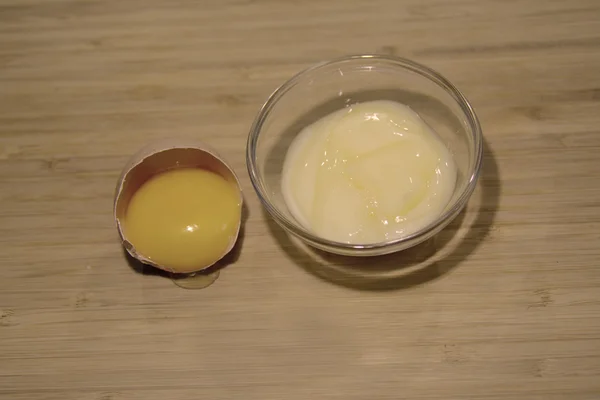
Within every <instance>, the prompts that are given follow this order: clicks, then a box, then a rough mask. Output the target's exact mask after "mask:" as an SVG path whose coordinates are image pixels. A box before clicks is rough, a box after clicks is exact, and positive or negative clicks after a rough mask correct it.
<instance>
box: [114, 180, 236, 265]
mask: <svg viewBox="0 0 600 400" xmlns="http://www.w3.org/2000/svg"><path fill="white" fill-rule="evenodd" d="M240 218H241V196H240V194H239V190H237V187H236V186H235V185H234V184H233V183H231V182H228V181H227V180H225V178H223V177H222V176H220V175H218V174H216V173H213V172H210V171H207V170H203V169H199V168H182V169H174V170H171V171H167V172H163V173H161V174H159V175H156V176H154V177H153V178H151V179H150V180H148V181H147V182H146V183H144V184H143V185H142V186H141V187H140V188H139V189H138V190H137V191H136V192H135V193H134V195H133V197H132V199H131V202H130V203H129V206H128V208H127V213H126V215H125V219H124V221H123V229H124V234H125V236H126V238H127V240H128V241H129V242H130V243H131V244H132V245H133V246H134V247H135V249H136V252H137V253H138V254H140V255H142V256H144V257H146V258H148V259H150V260H151V261H152V262H154V263H156V264H158V265H161V266H163V267H165V268H167V269H170V270H172V271H174V272H183V273H186V272H194V271H198V270H201V269H203V268H205V267H208V266H210V265H212V264H214V263H215V262H217V261H218V260H219V259H221V258H222V257H223V256H224V255H225V253H226V251H227V250H228V248H229V246H230V244H231V241H232V240H234V239H235V237H236V234H237V230H238V227H239V224H240Z"/></svg>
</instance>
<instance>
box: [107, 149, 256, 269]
mask: <svg viewBox="0 0 600 400" xmlns="http://www.w3.org/2000/svg"><path fill="white" fill-rule="evenodd" d="M175 168H201V169H205V170H208V171H212V172H215V173H217V174H219V175H220V176H222V177H223V178H225V179H226V180H227V181H229V182H231V183H232V184H233V185H234V186H235V187H236V188H237V191H238V193H239V198H240V203H239V204H240V208H242V206H243V201H244V198H243V195H242V190H241V187H240V182H239V180H238V178H237V176H236V174H235V172H234V171H233V169H232V168H231V167H230V166H229V165H228V164H227V162H226V161H225V160H224V159H223V158H221V157H220V156H219V154H218V153H217V152H216V151H215V150H214V149H213V148H211V147H210V146H208V145H206V144H204V143H201V142H196V141H181V140H163V141H159V142H156V143H153V144H150V145H148V146H146V147H144V148H142V149H141V150H140V151H139V152H137V153H136V154H134V155H133V156H132V157H131V158H130V159H129V161H128V162H127V164H126V165H125V167H124V168H123V171H122V172H121V176H120V177H119V180H118V182H117V188H116V191H115V197H114V218H115V223H116V225H117V230H118V232H119V237H120V239H121V242H122V244H123V247H124V248H125V249H126V250H127V252H128V253H129V254H130V255H131V256H132V257H133V258H135V259H136V260H138V261H140V262H142V263H144V264H148V265H151V266H153V267H155V268H158V269H161V270H163V271H167V272H171V273H182V274H186V273H193V272H198V271H202V270H205V269H206V268H209V267H211V266H213V265H214V264H216V263H217V262H218V261H219V260H221V259H222V258H223V257H225V256H226V255H227V254H228V253H229V252H230V251H231V250H232V249H233V247H234V246H235V243H236V242H237V239H238V236H239V233H240V228H241V224H242V221H241V216H240V221H239V222H238V226H237V229H236V231H235V234H234V236H233V237H232V239H231V242H230V243H229V246H227V249H226V250H225V251H224V252H223V254H222V255H221V256H220V257H219V259H218V260H216V261H215V262H214V263H212V264H210V265H202V266H199V268H198V269H197V270H194V271H180V270H174V269H172V268H169V267H168V266H166V265H159V264H157V263H155V262H153V261H152V260H150V259H148V258H147V257H145V256H144V255H143V254H140V253H138V252H137V251H136V249H135V246H134V245H133V244H132V243H131V242H130V241H129V240H127V237H126V235H125V233H124V231H123V227H122V224H121V220H122V219H123V218H124V217H125V214H126V212H127V207H128V206H129V202H130V201H131V198H132V197H133V195H134V193H135V192H136V191H137V190H138V189H139V188H140V187H141V186H142V185H143V184H144V183H146V182H147V181H148V180H149V179H150V178H152V177H153V176H156V175H157V174H160V173H162V172H165V171H169V170H172V169H175Z"/></svg>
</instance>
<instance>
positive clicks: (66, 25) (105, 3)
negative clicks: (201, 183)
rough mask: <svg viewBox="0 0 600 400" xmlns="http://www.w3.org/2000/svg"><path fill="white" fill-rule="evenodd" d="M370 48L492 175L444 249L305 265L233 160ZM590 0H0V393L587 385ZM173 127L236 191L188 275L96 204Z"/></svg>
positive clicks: (596, 71)
mask: <svg viewBox="0 0 600 400" xmlns="http://www.w3.org/2000/svg"><path fill="white" fill-rule="evenodd" d="M366 52H379V53H386V54H396V55H399V56H404V57H408V58H412V59H414V60H416V61H419V62H421V63H424V64H426V65H429V66H431V67H433V68H435V69H437V70H438V71H440V72H441V73H442V74H444V75H445V76H447V77H448V78H449V79H450V80H451V81H453V82H454V83H455V84H456V85H457V86H458V87H459V88H460V89H462V90H463V92H464V93H465V94H466V96H467V97H468V98H469V99H470V101H471V102H472V103H473V105H474V106H475V108H476V111H477V113H478V115H479V117H480V119H481V122H482V125H483V129H484V135H485V160H484V164H485V165H484V170H483V173H482V176H481V179H480V182H479V185H478V188H477V190H476V192H475V194H474V195H473V198H472V199H471V201H470V202H469V205H468V207H467V210H466V211H465V212H464V213H463V214H461V216H460V217H459V218H458V219H457V220H456V221H455V222H454V223H453V224H452V225H450V226H449V227H448V228H447V229H446V230H444V231H443V232H442V233H441V234H440V235H438V236H437V237H436V238H435V240H433V241H431V242H428V243H426V244H425V245H423V246H419V247H417V248H415V249H412V250H409V251H407V252H405V253H400V254H398V255H395V256H391V257H386V258H383V259H377V260H371V261H369V265H363V264H359V265H348V262H347V260H343V259H339V258H335V257H329V258H326V259H315V258H313V257H311V256H309V254H308V253H306V252H305V251H304V250H303V249H299V248H298V247H296V246H294V245H293V243H292V242H290V240H289V238H287V237H286V235H285V234H284V233H283V232H282V231H281V230H280V229H279V228H277V227H276V226H275V225H274V224H273V223H272V222H271V221H270V220H269V218H267V216H266V215H265V213H264V212H263V211H262V210H261V207H260V204H259V203H258V200H257V198H256V196H255V194H254V192H253V190H252V187H251V185H250V183H249V179H248V177H247V174H246V172H245V161H244V160H245V157H244V152H245V140H246V135H247V132H248V129H249V127H250V124H251V122H252V119H253V118H254V116H255V114H256V112H257V111H258V108H259V107H260V105H261V104H262V102H263V101H264V100H265V99H266V97H267V96H268V94H269V93H270V92H271V91H272V90H273V89H275V88H276V87H277V86H278V85H280V84H281V83H283V82H284V81H285V80H286V79H288V78H289V77H290V76H291V75H293V74H294V73H296V72H297V71H299V70H300V69H302V68H305V67H307V66H309V65H311V64H312V63H315V62H317V61H321V60H325V59H330V58H334V57H338V56H341V55H346V54H352V53H366ZM599 125H600V3H599V2H598V1H596V0H587V1H586V0H572V1H567V2H565V1H555V0H506V1H496V0H453V1H448V0H428V1H418V0H403V1H396V0H373V1H354V0H327V1H318V0H307V1H304V2H301V1H283V0H281V1H275V0H220V1H209V0H202V1H201V0H195V1H194V0H177V1H166V0H165V1H161V0H144V1H142V0H78V1H76V0H0V398H2V399H7V400H8V399H10V400H38V399H48V400H59V399H60V400H75V399H76V400H126V399H127V400H129V399H131V400H140V399H143V400H158V399H160V400H163V399H168V400H196V399H211V400H219V399H223V400H225V399H244V400H255V399H256V400H259V399H260V400H267V399H285V400H300V399H344V400H363V399H369V400H371V399H415V400H416V399H429V400H442V399H444V400H452V399H473V400H484V399H485V400H492V399H493V400H497V399H521V400H534V399H535V400H538V399H539V400H542V399H543V400H558V399H568V400H592V399H598V398H600V379H599V378H600V319H599V315H600V200H599V199H600V184H599V183H598V182H599V179H598V178H599V177H600V172H599V171H600V131H599V128H598V127H599ZM165 137H178V138H196V139H201V140H204V141H206V142H207V143H209V144H210V145H212V146H214V147H216V148H218V149H219V150H220V152H221V153H222V154H223V155H224V156H225V158H226V159H227V160H229V161H230V162H231V163H232V165H233V167H234V168H235V169H236V171H237V173H238V174H239V176H240V178H241V181H242V186H243V190H244V192H245V196H246V201H247V205H248V218H247V221H246V225H245V230H244V235H243V240H242V241H241V242H240V246H239V248H238V250H239V251H238V253H237V254H236V258H237V259H235V260H234V261H235V262H233V263H232V264H231V265H229V266H227V267H226V268H224V269H223V270H222V271H221V276H220V278H219V279H218V280H217V281H216V282H215V283H214V284H213V285H212V286H210V287H208V288H206V289H203V290H184V289H181V288H179V287H178V286H176V285H174V284H173V282H171V280H169V279H168V278H165V277H164V276H160V275H157V274H153V273H151V271H149V270H147V269H139V268H137V269H136V268H133V267H135V266H133V267H132V266H130V264H129V263H128V262H127V260H126V258H125V256H124V254H123V251H122V249H121V248H120V247H119V244H118V241H117V235H116V229H115V227H114V223H113V219H112V208H111V207H112V195H113V190H114V187H115V184H116V180H117V177H118V175H119V172H120V169H121V167H122V166H123V165H124V163H125V161H126V160H127V158H128V157H129V156H130V155H131V154H132V153H134V152H135V151H137V150H138V149H139V148H140V147H141V146H143V145H145V144H147V143H149V142H151V141H153V140H156V139H161V138H165Z"/></svg>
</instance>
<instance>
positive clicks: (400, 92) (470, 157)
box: [246, 55, 483, 256]
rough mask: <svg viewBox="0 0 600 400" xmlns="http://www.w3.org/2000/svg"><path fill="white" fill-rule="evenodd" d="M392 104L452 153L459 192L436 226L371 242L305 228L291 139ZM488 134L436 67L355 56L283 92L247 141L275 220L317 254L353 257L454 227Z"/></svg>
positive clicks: (310, 73) (310, 72) (250, 162)
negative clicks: (351, 109) (293, 179)
mask: <svg viewBox="0 0 600 400" xmlns="http://www.w3.org/2000/svg"><path fill="white" fill-rule="evenodd" d="M371 100H393V101H397V102H400V103H403V104H405V105H408V106H409V107H410V108H412V109H413V110H414V111H416V112H417V113H418V114H419V115H420V116H421V118H422V119H423V120H424V121H425V122H426V123H427V124H429V126H430V127H432V128H433V130H434V131H435V132H436V133H437V134H438V136H439V137H440V138H441V140H442V141H443V142H444V144H445V145H446V146H447V147H448V149H449V150H450V152H451V153H452V155H453V157H454V160H455V163H456V166H457V169H458V175H457V181H456V185H455V188H454V193H453V195H452V197H451V199H450V201H449V202H448V204H447V205H446V208H445V209H444V211H443V212H442V213H441V214H440V215H439V216H438V217H437V219H436V220H435V221H433V222H432V223H430V224H429V225H427V226H424V227H423V228H422V229H420V230H419V231H417V232H415V233H413V234H410V235H408V236H405V237H402V238H400V239H395V240H390V241H386V242H380V243H372V244H364V245H361V244H348V243H342V242H335V241H331V240H328V239H324V238H322V237H319V236H317V235H315V234H314V233H313V232H311V231H310V230H309V229H307V228H305V227H304V226H303V225H302V224H300V223H299V222H298V221H297V220H296V219H295V218H294V217H293V215H292V213H291V212H290V211H289V210H288V207H287V205H286V202H285V201H284V198H283V194H282V189H281V174H282V170H283V162H284V159H285V156H286V153H287V150H288V147H289V146H290V144H291V142H292V140H293V139H294V138H295V137H296V135H297V134H298V133H299V132H300V131H301V130H302V129H303V128H304V127H306V126H308V125H310V124H311V123H313V122H315V121H317V120H318V119H320V118H322V117H324V116H325V115H328V114H330V113H332V112H334V111H336V110H339V109H341V108H344V107H346V106H348V105H349V104H356V103H360V102H364V101H371ZM482 142H483V141H482V133H481V127H480V125H479V121H478V119H477V116H476V115H475V112H474V111H473V108H472V107H471V105H470V104H469V102H468V101H467V99H466V98H465V96H463V94H462V93H461V92H460V91H459V90H458V89H457V88H456V87H454V85H452V84H451V83H450V82H449V81H448V80H447V79H445V78H444V77H443V76H441V75H440V74H438V73H437V72H435V71H433V70H432V69H430V68H428V67H425V66H423V65H420V64H418V63H415V62H413V61H410V60H406V59H402V58H397V57H389V56H381V55H355V56H348V57H344V58H340V59H336V60H332V61H327V62H323V63H320V64H317V65H315V66H313V67H310V68H308V69H306V70H304V71H302V72H300V73H298V74H297V75H296V76H294V77H292V78H291V79H290V80H288V81H287V82H285V83H284V84H283V85H282V86H280V87H279V88H278V89H277V90H275V92H273V94H272V95H271V96H270V97H269V99H268V100H267V101H266V103H265V104H264V105H263V106H262V108H261V109H260V111H259V113H258V115H257V116H256V119H255V120H254V123H253V125H252V128H251V130H250V134H249V136H248V143H247V148H246V163H247V167H248V173H249V175H250V179H251V181H252V185H253V186H254V189H255V190H256V193H257V194H258V197H259V199H260V201H261V203H262V205H263V206H264V208H265V209H266V211H267V212H268V213H269V214H270V216H271V217H272V218H273V219H274V220H275V221H276V222H277V223H278V224H279V225H280V226H281V227H283V229H285V231H287V232H288V233H289V234H291V235H293V236H296V237H297V238H299V239H300V240H302V241H304V242H305V243H307V244H309V245H311V246H313V247H316V248H318V249H321V250H324V251H327V252H331V253H335V254H341V255H347V256H374V255H383V254H388V253H392V252H396V251H400V250H404V249H407V248H409V247H412V246H415V245H417V244H419V243H421V242H423V241H425V240H427V239H429V238H431V237H432V236H433V235H435V234H436V233H438V232H439V231H440V230H442V229H443V228H444V227H445V226H446V225H448V224H449V223H450V222H451V221H452V220H453V219H454V218H455V217H456V216H457V215H458V214H459V212H460V211H461V210H462V209H463V207H464V206H465V205H466V203H467V201H468V199H469V197H470V196H471V194H472V193H473V190H474V189H475V185H476V183H477V178H478V176H479V171H480V169H481V163H482V147H483V143H482Z"/></svg>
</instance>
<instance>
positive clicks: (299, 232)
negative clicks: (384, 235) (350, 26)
mask: <svg viewBox="0 0 600 400" xmlns="http://www.w3.org/2000/svg"><path fill="white" fill-rule="evenodd" d="M363 60H374V61H381V62H386V63H388V64H392V65H394V66H395V67H398V68H401V69H405V70H409V71H411V72H414V73H417V74H419V75H420V76H422V77H423V78H426V79H427V80H429V81H430V82H433V83H434V84H436V85H437V86H439V87H441V88H442V89H444V90H445V91H446V92H447V93H449V94H450V95H451V96H452V97H453V98H454V101H456V103H457V104H458V105H459V106H460V108H461V110H462V111H463V113H464V114H465V117H466V122H467V124H468V126H469V127H470V128H471V131H472V135H473V143H474V153H475V154H474V157H475V162H474V163H473V168H472V169H470V170H469V171H468V172H467V174H468V175H470V176H468V182H467V185H466V186H465V188H464V189H463V191H462V193H461V194H460V196H458V198H457V199H456V200H454V203H453V204H452V205H451V207H450V208H448V209H447V210H446V211H445V212H444V213H442V214H440V215H439V216H438V217H437V218H436V219H435V220H434V221H432V222H431V223H429V224H428V225H426V226H424V227H423V228H421V229H419V230H418V231H415V232H413V233H411V234H410V235H407V236H403V237H401V238H397V239H393V240H389V241H383V242H377V243H368V244H350V243H344V242H337V241H333V240H329V239H325V238H322V237H320V236H317V235H315V234H313V233H312V232H310V231H309V230H308V229H306V228H304V227H303V226H302V225H300V224H299V223H296V222H294V221H291V220H290V219H289V218H287V217H286V216H285V215H283V214H282V213H281V212H280V211H279V210H278V208H277V207H276V206H275V205H273V204H272V203H271V202H270V201H269V199H268V196H267V195H266V192H267V191H266V189H265V186H264V184H263V181H262V179H261V177H260V175H259V171H258V168H257V165H256V162H255V160H256V145H257V143H258V138H259V136H260V131H261V128H262V125H263V123H264V122H265V120H266V118H267V116H268V115H269V113H270V112H271V110H272V109H273V107H274V106H275V105H276V104H277V102H278V101H279V100H280V99H281V98H282V97H283V96H284V95H285V94H286V93H287V92H288V91H289V90H290V89H292V88H293V87H294V86H295V85H296V84H298V83H299V82H300V81H301V80H302V79H303V78H304V77H305V76H307V75H310V74H311V73H313V72H317V71H319V70H320V69H322V68H325V67H329V66H332V65H336V64H342V63H347V62H352V61H363ZM482 163H483V133H482V130H481V125H480V123H479V118H478V117H477V115H476V114H475V110H474V108H473V106H472V105H471V103H470V102H469V101H468V100H467V98H466V97H465V96H464V95H463V93H462V92H461V91H460V90H459V89H458V88H456V87H455V86H454V85H453V84H452V83H451V82H450V81H449V80H448V79H446V78H445V77H444V76H443V75H442V74H440V73H438V72H437V71H435V70H433V69H431V68H429V67H427V66H425V65H423V64H420V63H417V62H415V61H412V60H409V59H406V58H402V57H397V56H389V55H382V54H354V55H347V56H344V57H338V58H334V59H331V60H328V61H322V62H319V63H316V64H313V65H312V66H309V67H308V68H305V69H303V70H301V71H300V72H298V73H296V74H295V75H294V76H292V77H291V78H290V79H288V80H287V81H286V82H284V83H283V84H282V85H281V86H279V87H278V88H277V89H275V90H274V91H273V92H272V93H271V95H270V96H269V97H268V98H267V100H266V101H265V103H264V104H263V105H262V106H261V108H260V110H259V112H258V114H257V115H256V118H255V119H254V121H253V123H252V126H251V128H250V132H249V134H248V140H247V143H246V167H247V170H248V175H249V176H250V181H251V183H252V186H253V187H254V191H255V192H256V194H257V196H258V198H259V200H260V202H261V203H262V205H263V207H264V208H265V209H266V210H267V212H268V213H269V215H270V216H271V218H273V219H274V220H275V221H276V222H277V223H278V224H280V225H282V226H283V227H284V228H285V229H286V230H288V231H289V232H291V233H292V234H294V235H295V236H297V237H299V238H300V239H303V240H305V241H308V242H309V243H312V244H313V245H316V246H318V247H321V248H337V249H339V250H342V251H344V252H352V251H355V252H361V251H369V252H372V251H375V250H383V249H386V248H390V247H394V246H397V245H400V244H402V243H409V242H411V241H415V240H416V239H418V238H419V237H425V238H426V237H429V236H430V234H431V232H433V231H435V230H436V229H438V228H439V227H440V226H443V225H446V224H447V223H449V222H450V221H451V219H452V218H454V217H455V216H456V215H458V213H459V212H460V210H461V209H462V208H463V207H464V206H465V205H466V203H467V201H468V199H469V198H470V197H471V195H472V194H473V191H474V190H475V187H476V184H477V180H478V178H479V175H480V173H481V168H482ZM415 244H416V243H415Z"/></svg>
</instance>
